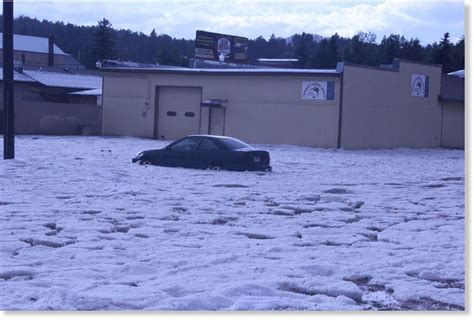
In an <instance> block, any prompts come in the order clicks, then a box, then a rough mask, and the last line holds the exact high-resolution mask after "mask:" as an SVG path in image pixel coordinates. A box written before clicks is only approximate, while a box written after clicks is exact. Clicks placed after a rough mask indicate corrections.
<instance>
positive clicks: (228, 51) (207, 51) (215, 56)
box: [194, 30, 248, 62]
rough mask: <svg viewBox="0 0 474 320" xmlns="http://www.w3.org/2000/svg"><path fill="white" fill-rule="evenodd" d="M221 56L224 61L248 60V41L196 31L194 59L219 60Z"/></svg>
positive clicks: (241, 38)
mask: <svg viewBox="0 0 474 320" xmlns="http://www.w3.org/2000/svg"><path fill="white" fill-rule="evenodd" d="M220 55H223V56H224V57H225V61H229V62H245V61H247V59H248V39H247V38H243V37H237V36H230V35H226V34H219V33H213V32H207V31H201V30H198V31H196V47H195V49H194V57H196V58H201V59H209V60H217V61H218V60H219V56H220Z"/></svg>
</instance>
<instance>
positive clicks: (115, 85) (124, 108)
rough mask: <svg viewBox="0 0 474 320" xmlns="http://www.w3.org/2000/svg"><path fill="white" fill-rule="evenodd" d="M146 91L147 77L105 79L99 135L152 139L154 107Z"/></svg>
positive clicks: (147, 86)
mask: <svg viewBox="0 0 474 320" xmlns="http://www.w3.org/2000/svg"><path fill="white" fill-rule="evenodd" d="M149 88H150V87H149V77H148V76H128V75H127V76H113V77H107V76H106V77H104V78H103V92H104V93H105V94H103V95H102V105H103V122H102V134H104V135H118V136H134V137H143V138H152V137H153V124H154V112H155V107H154V99H153V101H151V96H152V94H151V93H150V91H149ZM154 92H155V91H154V90H153V96H154Z"/></svg>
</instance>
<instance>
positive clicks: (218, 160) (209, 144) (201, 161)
mask: <svg viewBox="0 0 474 320" xmlns="http://www.w3.org/2000/svg"><path fill="white" fill-rule="evenodd" d="M224 154H225V150H224V149H223V148H222V146H221V145H220V144H219V142H218V141H216V140H214V139H212V138H202V139H201V142H200V143H199V145H198V147H197V160H198V167H199V168H202V169H207V168H209V166H211V165H219V166H221V167H225V164H224V159H223V155H224Z"/></svg>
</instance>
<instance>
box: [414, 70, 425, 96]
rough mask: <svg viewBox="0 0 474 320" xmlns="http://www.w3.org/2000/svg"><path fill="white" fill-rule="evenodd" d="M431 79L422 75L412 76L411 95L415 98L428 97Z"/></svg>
mask: <svg viewBox="0 0 474 320" xmlns="http://www.w3.org/2000/svg"><path fill="white" fill-rule="evenodd" d="M428 92H429V77H428V76H425V75H421V74H412V75H411V95H412V96H414V97H428Z"/></svg>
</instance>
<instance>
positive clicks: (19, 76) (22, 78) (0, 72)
mask: <svg viewBox="0 0 474 320" xmlns="http://www.w3.org/2000/svg"><path fill="white" fill-rule="evenodd" d="M0 81H3V68H1V67H0ZM13 81H19V82H35V80H33V79H30V78H28V77H25V76H24V75H22V74H21V73H19V72H16V71H13Z"/></svg>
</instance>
